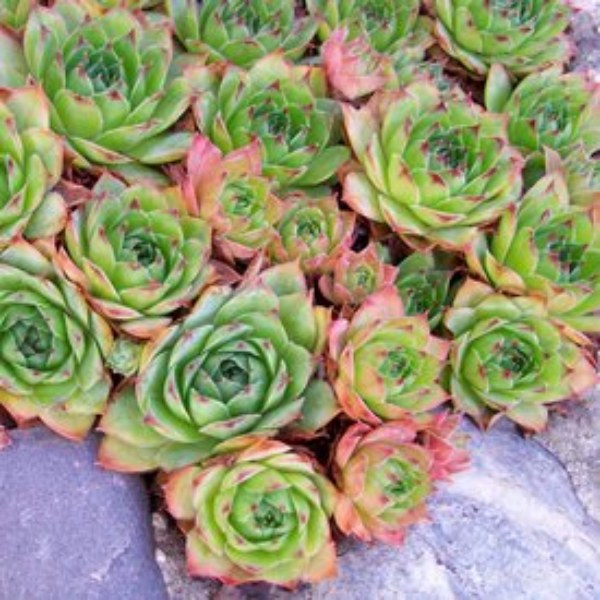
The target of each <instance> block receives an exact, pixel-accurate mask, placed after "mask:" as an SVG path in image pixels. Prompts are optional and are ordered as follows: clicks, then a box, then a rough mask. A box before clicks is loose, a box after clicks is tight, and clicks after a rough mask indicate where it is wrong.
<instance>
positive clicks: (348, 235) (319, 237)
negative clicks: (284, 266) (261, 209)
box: [269, 193, 356, 274]
mask: <svg viewBox="0 0 600 600" xmlns="http://www.w3.org/2000/svg"><path fill="white" fill-rule="evenodd" d="M285 204H286V206H285V213H284V215H283V217H282V218H281V220H280V221H279V223H278V224H277V228H276V234H275V237H274V238H273V241H272V243H271V245H270V247H269V255H270V256H271V259H272V260H273V262H275V263H283V262H288V261H290V260H295V259H297V258H298V259H300V261H301V262H300V264H301V266H302V269H303V270H304V272H305V273H311V274H312V273H323V272H327V271H331V270H332V269H333V268H334V265H335V262H336V260H337V257H338V255H339V254H340V253H341V252H342V251H343V250H344V249H346V248H349V247H350V244H351V243H352V238H353V235H354V222H355V220H356V215H355V214H354V213H353V212H350V211H341V210H339V208H338V204H337V201H336V199H335V198H334V197H333V196H325V197H321V198H310V197H309V196H306V195H305V194H302V193H296V194H290V195H288V196H286V198H285Z"/></svg>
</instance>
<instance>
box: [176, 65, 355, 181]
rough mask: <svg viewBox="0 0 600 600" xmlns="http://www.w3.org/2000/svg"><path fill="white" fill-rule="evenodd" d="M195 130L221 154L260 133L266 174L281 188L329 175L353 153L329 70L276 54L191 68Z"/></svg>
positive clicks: (320, 179)
mask: <svg viewBox="0 0 600 600" xmlns="http://www.w3.org/2000/svg"><path fill="white" fill-rule="evenodd" d="M188 75H189V78H190V81H192V83H193V86H194V88H195V89H196V91H197V92H198V97H197V99H196V101H195V102H194V104H193V107H194V114H195V116H196V121H197V125H198V129H199V130H200V132H201V133H202V134H204V135H205V136H207V137H208V138H209V139H210V140H211V141H212V142H213V143H214V144H215V145H216V146H218V147H219V149H220V150H221V151H222V152H224V153H229V152H231V151H233V150H236V149H238V148H242V147H244V146H247V145H248V144H249V143H251V142H252V141H253V140H255V139H256V140H258V142H259V143H260V146H261V154H262V160H263V174H264V175H265V176H267V177H272V178H274V179H275V180H276V181H277V183H278V184H279V185H280V186H282V187H289V186H294V187H307V186H314V185H317V184H319V183H322V182H324V181H326V180H327V179H329V178H331V176H332V175H333V174H334V173H335V172H336V170H337V169H338V167H340V166H341V164H342V163H344V162H345V161H346V160H347V159H348V157H349V152H348V149H347V148H346V147H344V146H342V145H339V144H338V140H339V137H340V132H339V127H338V123H337V122H338V120H339V119H338V113H339V109H338V105H337V103H336V102H335V101H334V100H331V99H329V98H327V97H326V96H327V85H326V79H325V74H324V71H323V70H322V69H320V68H318V67H310V66H299V65H297V66H294V65H292V64H290V63H288V62H286V61H285V60H284V59H283V58H282V57H281V56H279V55H277V54H275V55H270V56H267V57H265V58H263V59H261V60H259V61H258V62H257V63H256V64H255V65H254V66H253V67H252V68H251V69H250V70H248V71H243V70H241V69H239V68H237V67H233V66H230V67H227V68H225V70H224V72H223V73H220V69H218V68H208V67H207V68H200V69H197V68H190V69H189V73H188Z"/></svg>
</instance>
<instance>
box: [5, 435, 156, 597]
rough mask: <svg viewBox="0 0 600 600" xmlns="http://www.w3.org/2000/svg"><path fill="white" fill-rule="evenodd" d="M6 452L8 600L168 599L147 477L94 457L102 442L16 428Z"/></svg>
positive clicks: (6, 568) (6, 583)
mask: <svg viewBox="0 0 600 600" xmlns="http://www.w3.org/2000/svg"><path fill="white" fill-rule="evenodd" d="M10 437H11V441H12V443H11V445H10V446H9V447H7V448H5V449H4V450H2V451H1V452H0V515H1V517H2V529H1V534H0V539H1V543H0V600H63V599H64V600H67V599H72V600H100V599H103V600H166V598H167V594H166V590H165V586H164V582H163V580H162V578H161V576H160V572H159V570H158V568H157V566H156V563H155V562H154V560H153V552H152V549H153V540H152V529H151V525H150V517H149V514H150V513H149V507H148V495H147V492H146V489H145V486H144V484H143V482H142V481H141V479H139V478H138V477H133V476H123V475H117V474H115V473H108V472H106V471H104V470H102V469H100V468H99V467H96V466H95V464H94V462H95V459H96V453H97V440H96V439H95V438H93V437H92V438H90V439H88V441H87V442H85V443H83V444H75V443H72V442H68V441H66V440H63V439H61V438H59V437H57V436H56V435H54V434H52V433H50V432H49V431H47V430H45V429H42V428H35V429H28V430H23V431H11V432H10Z"/></svg>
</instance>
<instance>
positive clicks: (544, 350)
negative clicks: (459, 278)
mask: <svg viewBox="0 0 600 600" xmlns="http://www.w3.org/2000/svg"><path fill="white" fill-rule="evenodd" d="M446 326H447V327H448V329H449V330H450V331H451V332H452V333H453V334H454V336H455V339H454V342H453V345H452V351H451V353H450V364H451V368H452V374H451V381H450V386H451V392H452V399H453V401H454V403H455V405H456V407H457V408H458V409H459V410H462V411H464V412H466V413H467V414H469V415H471V416H472V417H473V418H474V419H475V420H476V421H477V422H478V423H479V424H480V425H482V426H488V425H489V424H490V423H491V422H492V419H493V420H495V419H496V418H497V416H499V415H503V416H505V417H507V418H509V419H512V420H514V421H515V422H517V423H518V424H519V425H521V426H522V427H524V428H525V429H528V430H532V431H540V430H542V429H543V428H544V427H545V425H546V422H547V414H548V406H549V405H551V404H553V403H556V402H558V401H560V400H564V399H567V398H571V397H573V396H577V395H579V394H581V393H583V392H584V391H585V390H587V389H589V388H590V387H592V386H593V385H595V383H596V382H597V374H596V367H595V364H594V361H593V360H592V358H591V355H590V354H589V353H588V352H586V350H585V349H583V348H581V347H579V346H578V345H577V344H578V343H585V342H586V341H587V340H586V338H584V337H582V336H578V335H576V333H575V332H574V331H573V330H571V329H569V328H568V327H566V326H565V325H564V324H561V323H556V322H555V321H553V320H552V319H550V318H549V315H548V311H547V306H546V304H545V302H543V301H542V300H541V299H539V298H536V297H526V296H517V297H510V296H503V295H501V294H500V293H496V292H494V291H493V290H492V289H491V288H490V287H488V286H487V285H485V284H483V283H478V282H476V281H474V280H467V281H466V282H465V283H464V285H463V286H462V287H461V289H460V290H459V291H458V293H457V296H456V299H455V302H454V306H453V308H452V309H451V310H450V311H449V312H448V314H447V316H446Z"/></svg>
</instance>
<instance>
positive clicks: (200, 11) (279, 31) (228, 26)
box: [167, 0, 317, 68]
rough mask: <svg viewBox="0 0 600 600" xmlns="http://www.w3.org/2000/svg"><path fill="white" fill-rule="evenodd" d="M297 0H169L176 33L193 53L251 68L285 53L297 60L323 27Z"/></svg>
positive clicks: (210, 60)
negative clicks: (265, 59) (202, 0)
mask: <svg viewBox="0 0 600 600" xmlns="http://www.w3.org/2000/svg"><path fill="white" fill-rule="evenodd" d="M300 4H301V3H299V2H296V0H206V1H204V2H201V3H198V2H196V1H195V0H168V2H167V6H168V9H169V14H170V15H171V18H172V20H173V25H174V28H175V34H176V35H177V37H178V38H179V39H180V41H181V43H182V44H183V45H184V46H185V47H186V49H187V50H188V52H193V53H195V54H199V55H200V57H202V58H203V59H204V60H206V61H208V62H215V61H226V62H230V63H233V64H236V65H239V66H240V67H244V68H248V67H251V66H252V65H253V64H255V63H256V62H257V61H258V60H260V59H261V58H262V57H263V56H266V55H267V54H271V53H272V52H276V51H277V52H281V53H282V54H283V56H285V58H287V59H288V60H297V59H300V58H301V57H302V55H303V54H304V51H305V49H306V47H307V46H308V44H309V43H310V41H311V40H312V38H313V37H314V35H315V32H316V30H317V23H316V21H315V20H314V19H311V18H310V17H307V16H302V15H301V13H300V11H301V7H300V6H299V5H300Z"/></svg>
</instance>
